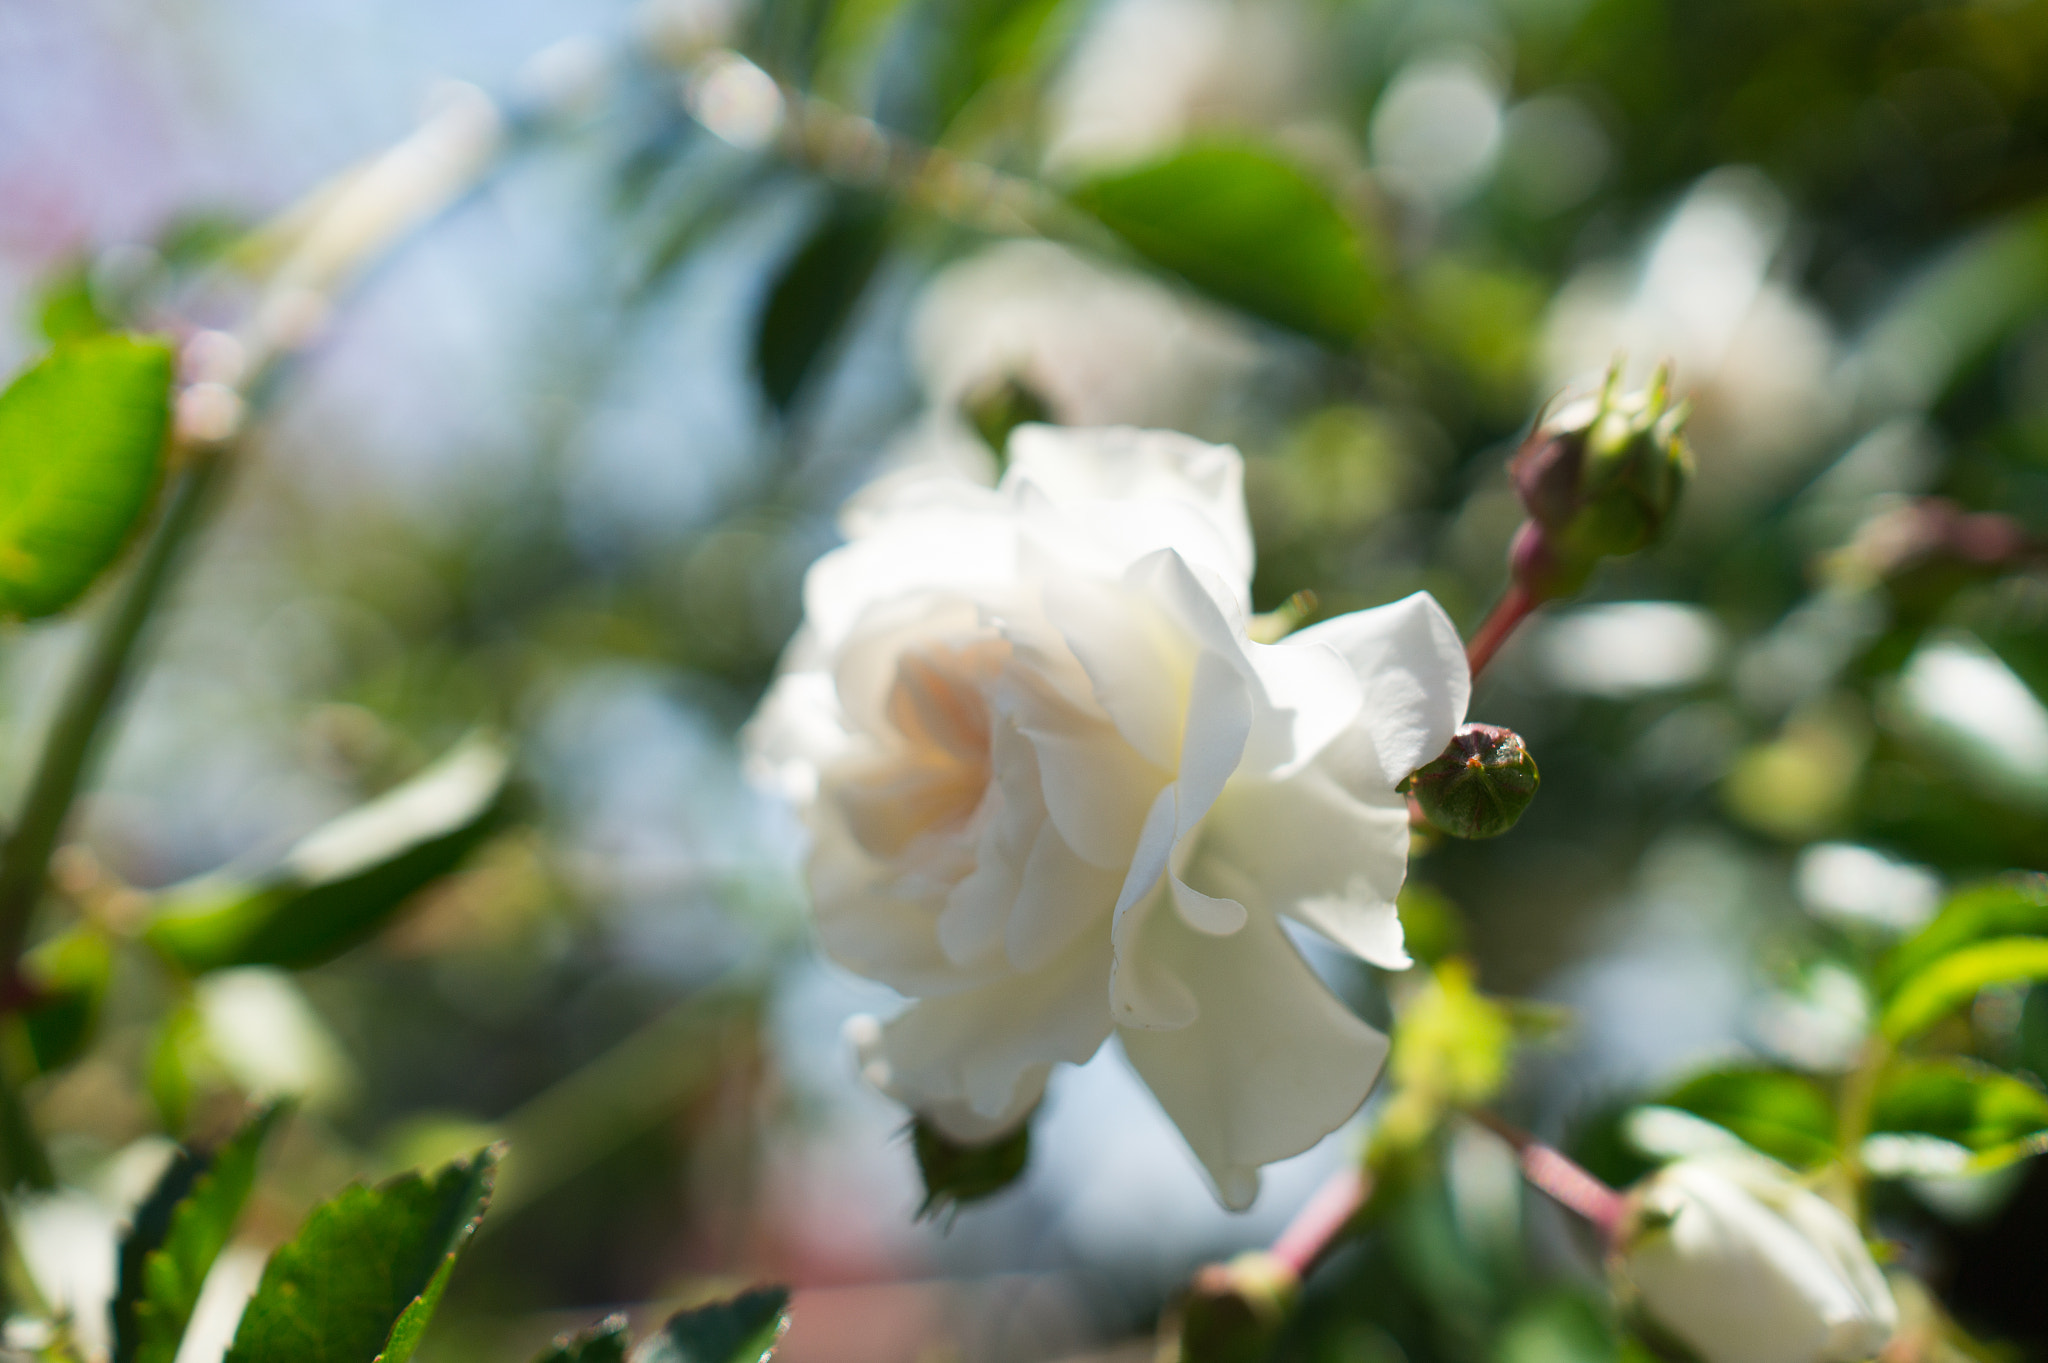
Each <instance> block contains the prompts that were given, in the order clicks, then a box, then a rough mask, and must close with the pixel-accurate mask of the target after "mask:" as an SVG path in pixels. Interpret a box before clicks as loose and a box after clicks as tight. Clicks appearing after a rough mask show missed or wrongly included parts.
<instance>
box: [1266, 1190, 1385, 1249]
mask: <svg viewBox="0 0 2048 1363" xmlns="http://www.w3.org/2000/svg"><path fill="white" fill-rule="evenodd" d="M1371 1195H1372V1184H1371V1182H1370V1181H1368V1180H1367V1179H1366V1177H1365V1175H1364V1174H1363V1173H1361V1172H1360V1171H1359V1170H1358V1169H1357V1168H1356V1167H1352V1166H1346V1167H1345V1168H1342V1169H1339V1170H1338V1171H1337V1172H1336V1173H1334V1174H1332V1175H1330V1177H1329V1178H1328V1179H1326V1180H1324V1182H1323V1185H1322V1186H1321V1187H1320V1188H1317V1189H1316V1190H1315V1192H1314V1193H1313V1194H1311V1195H1310V1197H1309V1200H1308V1201H1307V1203H1305V1204H1304V1205H1303V1206H1302V1209H1301V1210H1300V1211H1298V1212H1296V1213H1295V1214H1294V1219H1293V1220H1292V1221H1290V1222H1288V1223H1287V1229H1286V1230H1283V1231H1281V1232H1280V1236H1279V1238H1278V1239H1276V1240H1275V1241H1273V1248H1272V1249H1271V1250H1270V1251H1268V1252H1269V1253H1271V1254H1272V1256H1273V1257H1274V1258H1275V1259H1278V1260H1280V1262H1282V1263H1284V1264H1286V1265H1287V1266H1288V1267H1289V1268H1291V1269H1293V1270H1294V1271H1295V1273H1297V1274H1306V1273H1307V1272H1308V1270H1309V1266H1310V1265H1312V1264H1313V1263H1315V1261H1316V1260H1317V1259H1319V1258H1321V1257H1322V1255H1323V1251H1324V1250H1326V1249H1328V1248H1329V1247H1330V1245H1331V1242H1333V1241H1334V1240H1336V1238H1337V1236H1338V1233H1339V1232H1341V1231H1342V1230H1343V1229H1344V1227H1345V1226H1346V1225H1347V1224H1349V1223H1350V1221H1351V1218H1352V1217H1353V1216H1356V1215H1357V1214H1358V1209H1359V1208H1360V1207H1363V1206H1364V1205H1365V1200H1366V1198H1368V1197H1370V1196H1371Z"/></svg>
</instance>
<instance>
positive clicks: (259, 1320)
mask: <svg viewBox="0 0 2048 1363" xmlns="http://www.w3.org/2000/svg"><path fill="white" fill-rule="evenodd" d="M499 1154H500V1148H499V1147H497V1146H491V1147H488V1148H486V1149H483V1150H480V1151H478V1152H477V1153H476V1155H475V1156H474V1157H473V1158H471V1159H469V1160H466V1161H458V1162H457V1163H454V1164H451V1165H448V1166H447V1167H446V1168H444V1169H442V1170H441V1171H440V1172H439V1173H438V1174H436V1175H434V1176H433V1177H432V1178H428V1177H427V1176H425V1175H423V1174H419V1173H411V1174H405V1175H402V1176H400V1177H398V1178H395V1179H392V1180H391V1181H390V1182H388V1183H383V1184H380V1185H378V1186H377V1187H375V1188H366V1187H363V1186H362V1185H361V1184H357V1185H355V1186H353V1187H349V1188H345V1189H343V1190H342V1192H341V1193H340V1194H339V1195H338V1196H336V1197H334V1198H333V1199H331V1200H329V1201H327V1202H324V1203H322V1204H321V1205H320V1206H318V1207H316V1208H314V1209H313V1214H312V1215H311V1216H309V1217H307V1218H306V1224H305V1225H304V1226H302V1227H301V1228H300V1230H299V1233H298V1235H297V1237H295V1238H294V1239H293V1240H292V1241H291V1242H290V1243H289V1244H287V1245H285V1246H283V1247H282V1248H280V1249H279V1250H278V1251H277V1253H275V1254H273V1255H272V1256H271V1258H270V1262H269V1263H268V1264H267V1265H265V1266H264V1269H263V1279H262V1281H261V1282H260V1283H259V1284H258V1285H257V1287H256V1295H255V1296H254V1297H253V1298H251V1299H250V1301H249V1308H248V1310H247V1311H245V1312H244V1313H243V1315H242V1323H241V1325H240V1327H239V1328H237V1329H236V1331H235V1342H234V1343H233V1344H232V1345H231V1346H230V1347H229V1349H228V1352H227V1359H226V1363H365V1360H372V1361H373V1363H405V1360H406V1359H408V1358H410V1357H412V1354H413V1350H414V1349H416V1348H418V1347H419V1341H420V1336H421V1334H422V1333H424V1332H425V1330H426V1327H427V1322H428V1320H429V1319H430V1318H431V1317H432V1316H433V1313H434V1308H435V1306H436V1305H438V1304H439V1303H440V1300H441V1294H442V1292H443V1291H445V1290H446V1288H447V1286H448V1276H449V1274H450V1273H451V1272H453V1270H454V1267H455V1256H456V1255H457V1254H458V1253H460V1252H461V1250H462V1247H463V1246H464V1245H465V1244H467V1243H468V1242H469V1238H470V1237H471V1236H472V1235H474V1234H475V1233H476V1228H477V1223H478V1222H480V1221H482V1220H483V1215H484V1209H485V1207H487V1206H488V1205H489V1203H490V1199H491V1184H492V1181H493V1178H494V1176H495V1173H496V1170H497V1164H498V1158H499Z"/></svg>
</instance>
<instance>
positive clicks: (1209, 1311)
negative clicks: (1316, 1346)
mask: <svg viewBox="0 0 2048 1363" xmlns="http://www.w3.org/2000/svg"><path fill="white" fill-rule="evenodd" d="M1300 1294H1301V1278H1300V1275H1299V1274H1297V1273H1296V1272H1295V1271H1294V1269H1293V1268H1291V1267H1290V1266H1288V1265H1287V1264H1286V1263H1284V1262H1283V1261H1281V1260H1280V1259H1277V1258H1275V1257H1274V1256H1273V1255H1271V1254H1268V1253H1266V1252H1264V1251H1263V1250H1251V1251H1249V1252H1247V1253H1244V1254H1240V1255H1238V1256H1237V1257H1236V1258H1235V1259H1232V1260H1231V1261H1230V1262H1229V1263H1225V1264H1210V1265H1209V1266H1208V1267H1206V1268H1203V1269H1201V1270H1200V1271H1199V1272H1197V1273H1196V1274H1195V1278H1194V1282H1193V1283H1192V1284H1190V1286H1189V1288H1188V1294H1187V1296H1186V1297H1184V1298H1182V1300H1181V1303H1180V1310H1179V1313H1178V1314H1179V1325H1180V1354H1179V1356H1180V1358H1181V1360H1182V1363H1260V1360H1262V1359H1264V1358H1266V1357H1267V1356H1268V1355H1269V1354H1271V1352H1272V1348H1273V1341H1274V1340H1275V1339H1277V1338H1278V1337H1279V1334H1280V1327H1281V1326H1282V1325H1284V1324H1285V1323H1286V1321H1287V1313H1288V1312H1289V1311H1290V1310H1292V1309H1293V1306H1294V1302H1295V1299H1296V1298H1297V1297H1298V1296H1300Z"/></svg>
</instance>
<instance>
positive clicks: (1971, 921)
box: [1877, 875, 2048, 994]
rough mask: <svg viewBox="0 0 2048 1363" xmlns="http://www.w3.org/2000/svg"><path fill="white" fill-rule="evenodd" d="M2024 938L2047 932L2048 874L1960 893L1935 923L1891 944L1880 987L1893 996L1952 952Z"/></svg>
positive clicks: (1880, 974)
mask: <svg viewBox="0 0 2048 1363" xmlns="http://www.w3.org/2000/svg"><path fill="white" fill-rule="evenodd" d="M2020 936H2048V876H2042V875H2016V876H2009V877H2006V878H2004V879H2001V880H1993V881H1987V882H1985V883H1983V884H1980V885H1970V886H1966V887H1965V888H1963V889H1960V890H1958V891H1956V892H1955V893H1954V894H1953V895H1950V896H1949V899H1948V902H1947V903H1945V904H1943V905H1942V908H1941V912H1940V913H1939V914H1936V915H1935V917H1934V919H1933V921H1931V922H1929V923H1928V924H1927V926H1926V927H1923V928H1922V929H1920V931H1919V932H1917V933H1915V934H1913V936H1911V937H1909V938H1907V939H1906V940H1905V941H1903V942H1901V943H1899V944H1898V945H1897V946H1896V947H1894V948H1892V950H1891V953H1890V954H1889V955H1888V956H1886V957H1885V959H1884V962H1883V964H1882V965H1881V966H1880V967H1879V968H1878V973H1877V981H1878V987H1879V989H1880V990H1881V991H1882V992H1884V993H1887V994H1889V993H1890V992H1892V991H1893V990H1895V989H1897V988H1898V986H1899V985H1900V984H1902V983H1904V982H1905V981H1906V980H1907V979H1909V978H1911V977H1912V976H1914V975H1917V974H1919V973H1920V972H1921V971H1922V970H1924V969H1926V968H1927V967H1928V966H1930V965H1932V964H1933V963H1934V962H1936V961H1938V960H1940V959H1941V958H1942V957H1944V956H1946V955H1948V954H1949V953H1950V952H1952V951H1956V950H1958V949H1959V948H1962V947H1966V946H1971V945H1974V944H1975V943H1978V942H1985V941H1990V940H1991V939H1993V938H1998V937H2020Z"/></svg>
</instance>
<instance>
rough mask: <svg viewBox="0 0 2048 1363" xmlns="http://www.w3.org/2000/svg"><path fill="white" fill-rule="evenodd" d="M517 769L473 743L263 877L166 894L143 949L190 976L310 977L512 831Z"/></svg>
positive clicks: (319, 834) (309, 841) (223, 878)
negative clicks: (260, 972)
mask: <svg viewBox="0 0 2048 1363" xmlns="http://www.w3.org/2000/svg"><path fill="white" fill-rule="evenodd" d="M510 775H511V758H510V756H509V755H508V754H507V753H506V751H505V750H504V748H503V747H501V746H500V745H499V744H498V743H497V742H495V741H494V740H491V739H488V738H482V737H479V738H472V739H470V740H468V741H467V742H465V743H463V744H462V745H461V746H459V747H457V748H456V749H455V750H454V751H453V752H451V753H450V754H449V755H448V756H446V757H444V758H442V759H441V761H439V762H438V763H436V764H435V765H434V766H432V767H430V768H428V769H427V770H426V771H425V772H422V773H421V774H420V775H418V776H416V777H414V778H413V779H412V780H410V781H408V782H406V783H405V784H404V785H401V786H399V787H398V788H397V789H395V790H392V791H390V792H389V793H387V794H385V795H383V796H381V797H380V798H378V799H376V800H373V801H371V802H370V803H369V804H366V805H364V806H363V807H362V808H360V809H357V810H354V811H352V812H350V813H348V814H345V815H343V816H342V817H341V818H339V819H336V820H335V821H334V822H333V823H330V824H328V825H327V826H326V827H324V828H321V829H318V830H317V831H315V832H314V833H312V834H311V835H309V836H308V837H307V838H305V839H304V840H303V841H302V842H300V843H299V844H298V845H297V846H295V847H293V848H292V849H291V850H290V851H289V852H287V853H286V854H285V857H284V860H283V864H282V865H281V866H279V867H278V869H277V870H276V871H275V872H273V873H272V874H270V875H269V876H267V877H263V878H261V879H258V880H254V881H248V880H240V879H237V878H235V877H232V876H227V875H217V876H208V877H206V878H204V879H202V880H199V881H195V882H192V883H190V884H187V885H185V886H180V887H176V888H173V889H172V890H169V891H167V892H166V893H165V897H164V900H163V902H162V903H161V905H160V906H159V908H158V910H157V912H156V914H155V916H154V917H153V918H152V919H151V921H150V924H149V927H148V928H147V930H146V931H145V933H144V938H145V940H147V941H148V942H149V943H150V945H152V946H154V947H155V948H156V949H157V950H158V951H160V952H161V953H163V955H164V956H165V957H166V958H168V959H169V960H170V961H172V962H173V963H174V964H176V965H177V966H178V967H179V968H180V969H182V970H185V971H187V972H190V973H194V974H197V973H200V972H203V971H209V970H219V969H223V968H225V967H228V966H238V965H277V966H285V967H288V968H291V969H304V968H306V967H308V966H314V965H318V964H319V963H321V962H322V961H326V960H330V959H332V958H333V957H335V956H338V955H340V954H341V953H342V952H344V951H346V950H348V949H349V948H350V947H353V946H355V945H356V944H358V943H359V942H362V941H363V940H365V939H366V938H368V937H369V936H371V935H372V934H373V933H375V932H376V931H377V929H378V928H380V927H382V926H383V925H384V924H385V923H386V922H388V921H389V920H390V918H391V916H392V915H393V914H394V913H396V912H397V911H398V910H399V908H401V907H402V906H403V905H404V904H405V903H406V901H407V900H409V899H410V898H411V897H412V896H413V895H414V894H415V893H417V892H418V891H420V890H421V889H423V888H425V887H426V886H427V885H428V884H430V883H432V882H433V881H435V880H437V879H439V878H440V877H442V876H444V875H447V874H448V873H449V872H450V871H453V870H454V869H455V868H456V867H457V866H458V865H460V864H461V862H462V859H463V858H464V857H466V856H468V855H469V853H470V852H471V851H473V850H474V849H475V848H476V847H477V846H478V845H480V844H481V843H483V842H484V841H485V840H486V839H487V838H489V837H490V836H491V835H492V834H493V833H495V832H497V831H498V830H499V829H500V828H501V827H502V826H503V824H504V821H505V819H506V817H507V815H508V813H509V803H510V789H509V785H508V782H509V778H510Z"/></svg>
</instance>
